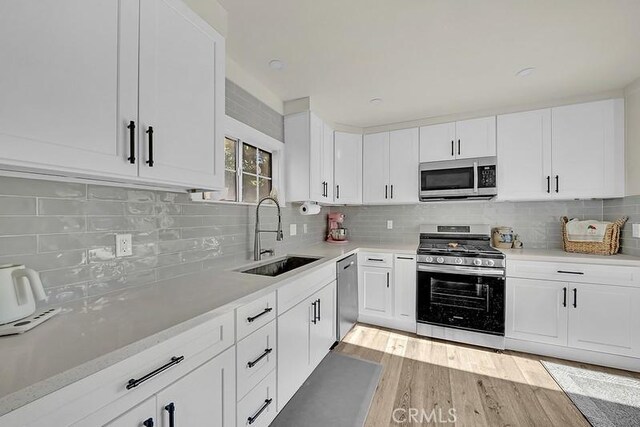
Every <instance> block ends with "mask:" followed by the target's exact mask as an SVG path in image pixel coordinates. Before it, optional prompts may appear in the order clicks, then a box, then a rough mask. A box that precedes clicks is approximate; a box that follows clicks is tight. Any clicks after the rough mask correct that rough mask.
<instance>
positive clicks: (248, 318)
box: [247, 307, 273, 323]
mask: <svg viewBox="0 0 640 427" xmlns="http://www.w3.org/2000/svg"><path fill="white" fill-rule="evenodd" d="M272 310H273V307H267V308H265V309H264V310H263V311H262V313H259V314H256V315H255V316H251V317H247V322H249V323H251V322H253V321H254V320H256V319H257V318H259V317H260V316H264V315H265V314H267V313H271V311H272Z"/></svg>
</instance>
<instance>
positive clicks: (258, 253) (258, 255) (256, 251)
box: [253, 197, 284, 261]
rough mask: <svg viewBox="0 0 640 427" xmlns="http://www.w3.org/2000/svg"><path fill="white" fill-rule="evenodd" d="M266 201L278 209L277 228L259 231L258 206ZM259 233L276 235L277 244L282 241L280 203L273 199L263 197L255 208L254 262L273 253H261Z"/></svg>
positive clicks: (269, 250)
mask: <svg viewBox="0 0 640 427" xmlns="http://www.w3.org/2000/svg"><path fill="white" fill-rule="evenodd" d="M267 200H271V201H272V202H273V203H275V205H276V208H278V228H277V229H276V230H261V229H260V206H261V205H262V203H264V202H265V201H267ZM260 233H276V240H277V241H278V242H279V241H282V239H283V238H284V235H283V233H282V214H281V211H280V203H278V201H277V200H276V199H275V198H273V197H264V198H262V199H260V201H259V202H258V206H256V231H255V234H254V241H253V259H254V260H255V261H260V259H262V255H263V254H265V253H270V254H271V255H273V254H274V253H275V252H274V250H273V249H268V250H264V251H263V250H262V249H261V248H260Z"/></svg>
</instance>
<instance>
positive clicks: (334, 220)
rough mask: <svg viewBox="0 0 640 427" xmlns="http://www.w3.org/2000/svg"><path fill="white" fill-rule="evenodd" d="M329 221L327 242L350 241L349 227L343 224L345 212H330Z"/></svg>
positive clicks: (339, 242)
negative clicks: (348, 235) (348, 238)
mask: <svg viewBox="0 0 640 427" xmlns="http://www.w3.org/2000/svg"><path fill="white" fill-rule="evenodd" d="M327 221H328V227H327V228H328V233H327V242H328V243H336V244H344V243H349V241H348V240H347V229H346V228H344V227H343V226H342V224H343V223H344V214H343V213H340V212H333V213H330V214H329V215H327Z"/></svg>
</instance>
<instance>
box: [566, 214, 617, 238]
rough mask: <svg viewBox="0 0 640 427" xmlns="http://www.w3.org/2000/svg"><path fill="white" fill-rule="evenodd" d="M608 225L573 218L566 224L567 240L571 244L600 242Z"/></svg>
mask: <svg viewBox="0 0 640 427" xmlns="http://www.w3.org/2000/svg"><path fill="white" fill-rule="evenodd" d="M610 224H611V223H610V222H606V221H593V220H587V221H580V220H579V219H577V218H573V219H571V220H569V222H567V238H568V239H569V241H571V242H602V241H603V240H604V233H605V231H606V230H607V226H608V225H610Z"/></svg>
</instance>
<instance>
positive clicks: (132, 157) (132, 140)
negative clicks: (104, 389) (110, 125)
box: [127, 121, 153, 422]
mask: <svg viewBox="0 0 640 427" xmlns="http://www.w3.org/2000/svg"><path fill="white" fill-rule="evenodd" d="M127 129H129V157H128V158H127V160H129V163H131V164H132V165H135V164H136V122H134V121H130V122H129V126H127ZM152 422H153V420H152Z"/></svg>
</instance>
